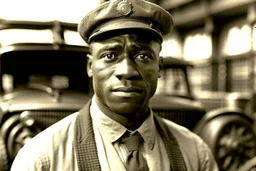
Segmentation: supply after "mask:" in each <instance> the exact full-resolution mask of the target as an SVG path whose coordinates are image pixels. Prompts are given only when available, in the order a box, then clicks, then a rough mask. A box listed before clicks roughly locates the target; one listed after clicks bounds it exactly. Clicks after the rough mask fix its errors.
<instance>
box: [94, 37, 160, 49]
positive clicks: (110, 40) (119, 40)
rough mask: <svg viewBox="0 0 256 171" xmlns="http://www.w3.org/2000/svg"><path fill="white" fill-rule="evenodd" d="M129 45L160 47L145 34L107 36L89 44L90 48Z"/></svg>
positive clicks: (156, 41) (153, 39) (158, 42)
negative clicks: (94, 46) (107, 45)
mask: <svg viewBox="0 0 256 171" xmlns="http://www.w3.org/2000/svg"><path fill="white" fill-rule="evenodd" d="M127 43H129V45H143V46H154V45H157V44H158V46H161V42H160V41H158V40H157V39H155V38H152V37H151V36H150V35H145V34H122V35H116V36H107V37H101V38H98V39H95V40H94V41H92V42H91V44H90V46H91V48H92V47H93V45H95V44H97V45H99V44H118V45H120V46H123V45H124V44H127Z"/></svg>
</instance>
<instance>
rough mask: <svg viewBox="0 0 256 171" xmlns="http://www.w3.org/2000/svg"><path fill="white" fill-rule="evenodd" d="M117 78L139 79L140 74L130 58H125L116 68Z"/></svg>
mask: <svg viewBox="0 0 256 171" xmlns="http://www.w3.org/2000/svg"><path fill="white" fill-rule="evenodd" d="M115 76H116V77H117V78H119V79H122V78H124V79H137V78H138V77H139V73H138V71H137V68H136V64H135V62H134V61H133V60H132V59H130V58H129V57H125V58H123V59H122V61H120V62H119V63H118V64H117V66H116V68H115Z"/></svg>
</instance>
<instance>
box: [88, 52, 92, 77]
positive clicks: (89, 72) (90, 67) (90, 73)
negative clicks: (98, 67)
mask: <svg viewBox="0 0 256 171" xmlns="http://www.w3.org/2000/svg"><path fill="white" fill-rule="evenodd" d="M92 69H93V66H92V56H91V55H90V54H87V74H88V76H89V77H92V75H93V72H92Z"/></svg>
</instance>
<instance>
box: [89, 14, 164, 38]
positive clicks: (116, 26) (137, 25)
mask: <svg viewBox="0 0 256 171" xmlns="http://www.w3.org/2000/svg"><path fill="white" fill-rule="evenodd" d="M131 30H134V31H149V32H151V33H153V34H155V35H156V36H158V37H159V38H160V39H161V40H162V34H161V33H160V32H159V31H157V30H156V29H155V28H154V26H153V24H148V23H144V22H139V21H138V20H131V19H129V20H114V21H111V22H107V23H105V24H103V25H101V26H100V27H99V28H97V29H95V30H94V31H93V33H92V34H91V36H90V37H89V39H88V41H89V42H91V40H93V38H95V37H98V36H99V35H102V34H106V33H110V32H114V31H115V34H118V33H125V32H126V31H127V32H129V33H130V32H131Z"/></svg>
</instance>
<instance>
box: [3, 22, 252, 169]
mask: <svg viewBox="0 0 256 171" xmlns="http://www.w3.org/2000/svg"><path fill="white" fill-rule="evenodd" d="M13 28H22V29H32V30H44V29H48V30H50V31H51V32H52V33H53V40H54V41H53V42H50V43H41V42H36V41H34V42H30V43H24V42H23V43H12V44H8V45H6V46H3V45H2V47H1V48H0V170H1V171H7V170H8V169H9V168H10V165H11V163H12V161H13V159H14V158H15V156H16V154H17V152H18V151H19V150H20V148H21V147H22V146H23V145H24V144H25V143H26V142H28V141H29V140H30V139H31V138H32V137H34V136H35V135H36V134H38V133H39V132H41V131H42V130H44V129H45V128H47V127H49V126H50V125H52V124H53V123H55V122H57V121H58V120H60V119H62V118H63V117H65V116H67V115H69V114H71V113H73V112H75V111H78V110H79V109H80V108H81V107H82V106H83V105H84V104H85V103H86V102H87V101H88V100H89V99H90V98H91V96H92V94H93V90H92V88H91V87H92V86H91V85H92V83H91V80H90V79H89V78H88V75H87V72H86V62H87V61H86V55H87V54H88V53H89V50H88V47H87V46H86V45H84V46H80V45H79V46H78V45H71V44H67V42H66V41H65V40H66V39H65V36H64V31H65V30H73V31H76V25H71V24H67V23H60V22H55V21H54V22H17V21H0V32H1V30H8V29H13ZM0 42H1V40H0ZM189 67H193V65H191V64H190V63H189V62H186V61H184V60H181V59H177V58H173V57H165V58H164V71H163V79H162V80H160V81H159V82H160V83H161V81H162V84H159V86H160V87H161V86H162V89H159V90H158V91H157V93H156V94H155V96H154V97H153V98H152V99H151V101H150V106H151V107H152V109H153V111H154V112H155V113H156V114H157V115H159V116H161V117H164V118H167V119H169V120H172V121H174V122H176V123H178V124H180V125H183V126H185V127H187V128H188V129H190V130H191V131H194V132H195V133H197V134H198V135H199V136H201V137H202V138H203V139H204V140H205V141H206V142H207V143H208V145H209V147H210V148H211V150H212V151H213V154H214V156H215V158H216V160H217V162H218V165H219V167H220V168H221V170H234V168H238V167H240V166H241V165H243V163H245V162H246V161H247V160H249V159H250V158H253V157H254V156H255V155H256V136H255V133H254V130H253V127H252V125H253V119H252V118H250V116H249V115H247V114H245V113H244V112H243V111H242V110H241V109H240V108H238V107H235V106H233V107H222V108H217V109H214V110H206V108H205V106H203V105H202V103H200V102H199V101H198V100H197V99H196V98H195V95H194V94H193V92H192V90H191V85H190V82H189V76H188V72H187V69H188V68H189Z"/></svg>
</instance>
